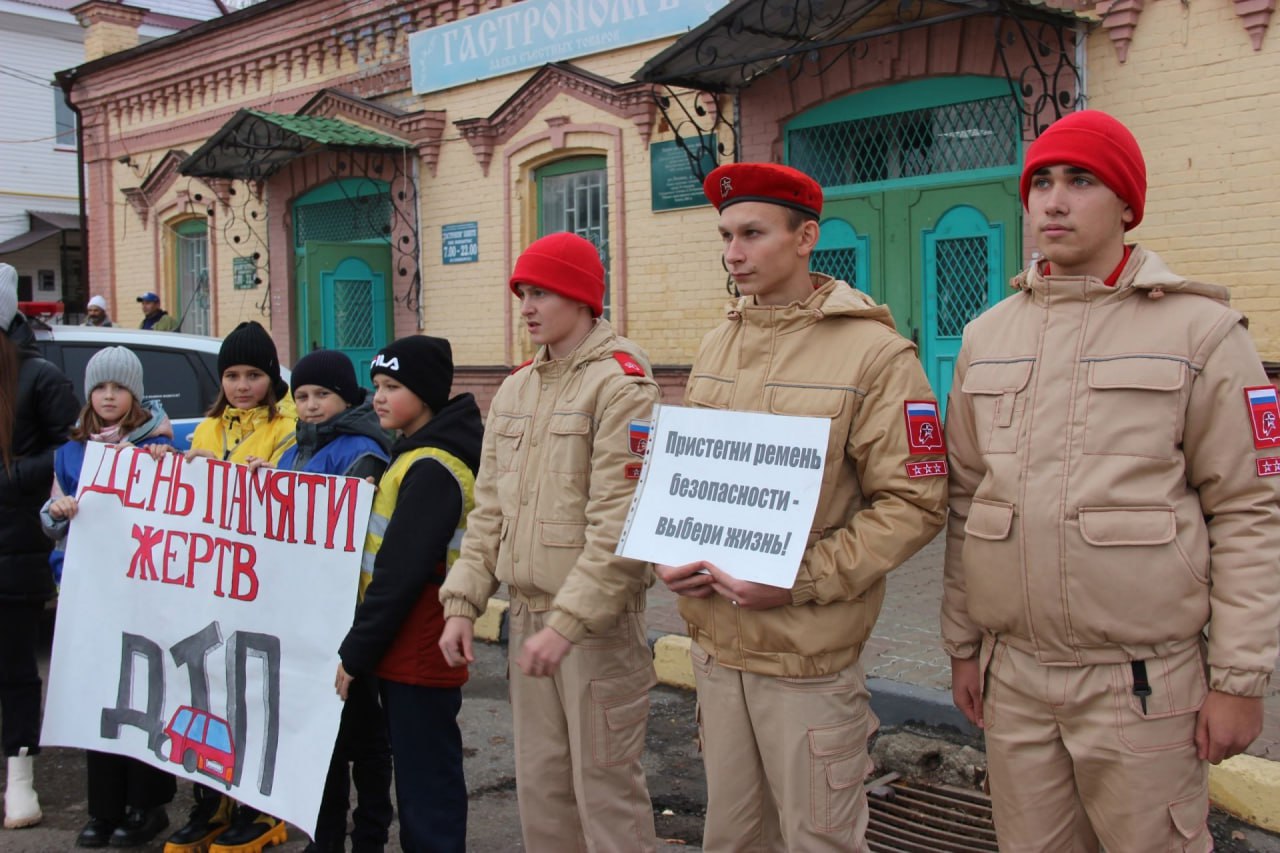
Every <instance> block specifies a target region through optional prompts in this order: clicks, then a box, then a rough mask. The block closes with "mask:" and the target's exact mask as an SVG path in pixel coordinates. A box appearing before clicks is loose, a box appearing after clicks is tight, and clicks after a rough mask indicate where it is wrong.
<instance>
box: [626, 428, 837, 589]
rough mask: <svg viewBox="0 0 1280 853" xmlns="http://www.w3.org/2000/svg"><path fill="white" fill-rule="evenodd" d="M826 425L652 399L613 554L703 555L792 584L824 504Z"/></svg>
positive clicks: (751, 577)
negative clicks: (639, 468) (639, 466)
mask: <svg viewBox="0 0 1280 853" xmlns="http://www.w3.org/2000/svg"><path fill="white" fill-rule="evenodd" d="M638 430H640V431H642V430H643V426H642V425H641V426H633V429H632V432H633V433H636V432H637V431H638ZM830 432H831V422H830V421H829V420H827V419H825V418H800V417H791V416H787V415H768V414H763V413H760V412H730V411H724V410H720V409H690V408H684V407H681V406H657V407H655V409H654V420H653V425H652V429H651V433H650V438H649V441H648V448H647V452H646V457H645V463H644V470H643V472H642V473H641V478H640V483H639V485H638V486H637V487H636V494H635V498H634V499H633V501H632V503H631V512H630V514H629V515H628V517H627V524H626V527H625V529H624V530H623V533H622V538H621V539H620V540H619V542H618V549H617V553H618V554H620V555H621V556H623V557H631V558H634V559H638V560H647V561H649V562H653V563H666V564H668V565H683V564H685V563H692V562H694V561H695V560H706V561H707V562H709V563H712V564H714V565H716V566H718V567H720V568H722V569H724V570H725V571H726V572H728V573H729V574H731V575H733V576H734V577H735V578H739V579H741V580H748V581H754V582H756V583H763V584H769V585H770V586H777V587H782V588H784V589H789V588H790V587H791V586H792V584H794V583H795V580H796V572H798V571H799V569H800V560H801V558H802V557H803V556H804V550H805V544H806V543H807V541H808V536H809V529H810V527H811V526H812V524H813V516H814V513H815V512H816V511H817V508H818V494H819V492H820V491H821V490H822V471H823V468H824V465H825V463H826V454H827V439H828V436H829V435H830ZM632 444H633V447H634V446H635V445H636V444H637V442H636V440H635V438H634V436H633V441H632Z"/></svg>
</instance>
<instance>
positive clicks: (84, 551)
mask: <svg viewBox="0 0 1280 853" xmlns="http://www.w3.org/2000/svg"><path fill="white" fill-rule="evenodd" d="M373 492H374V489H373V486H371V485H369V484H368V483H365V482H364V481H362V480H357V479H352V478H346V477H330V476H325V475H321V474H306V473H298V472H294V471H281V470H274V469H270V468H263V469H259V470H258V471H256V472H253V473H252V474H251V473H250V472H249V469H247V468H245V467H244V466H242V465H235V464H233V463H229V462H221V461H215V460H209V459H203V458H198V459H195V460H193V461H191V462H184V461H183V459H182V457H181V456H180V455H179V454H177V453H171V454H169V455H168V456H166V457H164V459H163V460H162V461H160V462H159V463H157V462H155V461H153V460H152V459H151V457H150V456H149V455H147V454H146V453H145V452H143V451H140V450H137V449H135V448H125V449H117V448H115V447H109V446H107V445H103V444H97V443H91V444H90V445H89V446H88V448H87V449H86V452H85V459H84V467H83V469H82V471H81V474H80V494H79V496H78V497H79V502H80V511H79V514H78V515H77V516H76V517H75V519H74V520H73V521H72V523H71V531H70V536H69V537H68V540H67V555H66V563H65V568H64V573H63V580H62V591H61V595H60V597H59V600H58V615H57V629H56V631H55V634H54V642H53V657H52V662H51V665H50V672H49V690H48V695H47V699H46V705H45V714H44V728H43V731H42V734H41V743H42V744H45V745H59V746H72V747H82V748H84V749H94V750H99V751H102V752H112V753H118V754H120V755H127V756H131V757H133V758H137V759H140V760H142V761H145V762H147V763H148V764H151V765H152V766H154V767H159V768H161V769H163V770H166V771H168V772H170V773H173V774H175V775H177V776H179V777H184V778H187V779H190V780H191V781H192V782H199V783H201V784H204V785H207V786H210V787H212V788H213V789H214V790H218V791H225V792H226V793H227V794H228V795H230V796H232V797H234V798H235V799H237V800H239V801H240V802H243V803H247V804H249V805H251V806H254V807H256V808H259V809H261V810H262V811H264V812H266V813H268V814H271V815H275V816H276V817H279V818H283V819H285V820H287V821H289V822H291V823H293V824H295V825H297V826H299V827H301V828H302V829H303V830H304V831H305V832H307V833H308V834H311V833H313V832H314V831H315V820H316V814H317V811H318V810H319V807H320V795H321V791H322V788H323V786H324V780H325V775H326V774H327V772H328V768H329V758H330V755H331V754H332V752H333V743H334V739H335V737H336V736H337V731H338V720H339V715H340V714H341V711H342V701H341V700H340V699H339V698H338V697H337V695H335V693H334V689H333V679H334V672H335V671H336V669H337V666H338V655H337V650H338V646H339V644H340V643H341V641H342V639H343V637H344V636H345V635H346V631H347V629H348V628H349V627H350V625H351V619H352V613H353V612H354V609H355V602H356V590H357V585H358V582H359V581H358V578H359V571H360V558H361V553H362V551H363V549H364V534H365V527H366V526H367V524H368V519H369V510H370V507H371V505H372V501H373Z"/></svg>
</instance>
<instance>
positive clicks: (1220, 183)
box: [1088, 0, 1280, 361]
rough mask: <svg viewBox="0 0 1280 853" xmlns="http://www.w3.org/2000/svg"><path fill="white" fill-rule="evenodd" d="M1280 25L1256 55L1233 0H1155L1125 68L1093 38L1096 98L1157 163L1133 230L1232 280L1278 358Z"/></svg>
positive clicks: (1176, 263) (1151, 163)
mask: <svg viewBox="0 0 1280 853" xmlns="http://www.w3.org/2000/svg"><path fill="white" fill-rule="evenodd" d="M1278 24H1280V22H1273V24H1272V26H1271V31H1270V32H1269V33H1268V34H1267V35H1266V38H1265V39H1264V40H1263V44H1262V49H1261V50H1260V51H1255V50H1254V49H1253V46H1252V44H1251V43H1250V40H1249V36H1248V34H1247V33H1246V32H1245V29H1244V27H1243V25H1242V23H1241V20H1240V18H1239V17H1237V16H1236V14H1235V11H1234V8H1233V6H1232V3H1231V2H1230V0H1196V2H1192V3H1180V2H1174V0H1154V2H1149V3H1147V4H1146V7H1145V9H1144V10H1143V12H1142V14H1141V16H1140V17H1139V19H1138V24H1137V29H1136V30H1135V32H1134V37H1133V42H1132V43H1131V44H1130V46H1129V53H1128V58H1127V61H1126V62H1125V63H1124V64H1123V65H1122V64H1121V63H1120V62H1119V61H1118V59H1117V57H1116V50H1115V47H1114V46H1113V45H1112V43H1111V39H1110V38H1109V37H1108V35H1107V33H1106V32H1105V30H1103V29H1101V28H1099V29H1097V30H1095V31H1094V32H1093V33H1092V34H1091V35H1090V37H1089V53H1088V91H1089V106H1090V107H1095V108H1097V109H1101V110H1105V111H1107V112H1109V113H1112V114H1114V115H1115V116H1116V117H1117V118H1119V119H1121V120H1122V121H1124V122H1125V124H1127V125H1128V126H1129V127H1130V128H1131V129H1132V130H1133V132H1134V135H1135V136H1137V138H1138V142H1139V143H1140V144H1141V145H1142V149H1143V153H1144V155H1145V157H1146V161H1147V173H1148V178H1149V189H1148V192H1147V208H1146V217H1145V220H1144V221H1143V223H1142V225H1140V226H1139V227H1138V228H1137V229H1136V230H1135V231H1134V232H1133V234H1134V236H1135V237H1136V238H1137V239H1138V240H1139V241H1140V242H1142V243H1143V244H1144V245H1146V246H1147V247H1149V248H1151V249H1154V250H1155V251H1156V252H1159V253H1160V255H1161V256H1162V257H1164V259H1165V260H1166V261H1168V262H1169V264H1170V266H1172V267H1173V268H1174V270H1176V271H1177V272H1179V273H1181V274H1182V275H1186V276H1188V277H1192V278H1197V279H1201V280H1206V281H1213V282H1217V283H1220V284H1225V285H1227V286H1228V287H1230V288H1231V291H1232V304H1233V305H1234V306H1235V307H1236V308H1237V309H1239V310H1241V311H1243V312H1244V313H1245V314H1247V315H1248V316H1249V319H1250V330H1251V332H1252V333H1253V337H1254V341H1255V343H1256V344H1257V346H1258V349H1259V351H1260V353H1261V355H1262V357H1263V358H1264V359H1266V360H1269V361H1277V360H1280V241H1277V239H1276V233H1277V231H1276V227H1277V226H1276V223H1277V222H1280V194H1277V192H1276V189H1275V182H1276V179H1277V177H1280V151H1278V149H1277V148H1276V139H1277V138H1280V86H1277V80H1280V31H1278V30H1280V26H1278Z"/></svg>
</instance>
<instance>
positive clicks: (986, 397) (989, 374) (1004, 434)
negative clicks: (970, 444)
mask: <svg viewBox="0 0 1280 853" xmlns="http://www.w3.org/2000/svg"><path fill="white" fill-rule="evenodd" d="M1033 367H1035V360H1034V359H1019V360H1016V361H975V362H973V363H971V364H970V365H969V369H968V371H967V372H966V373H965V375H964V382H963V384H962V385H961V387H960V390H961V392H962V393H964V394H966V395H968V399H969V402H970V405H971V406H972V407H973V423H974V430H975V437H976V439H977V441H978V446H979V447H980V448H981V449H982V451H983V452H984V453H1016V452H1017V450H1018V433H1019V432H1020V431H1021V429H1022V413H1023V412H1024V411H1025V410H1026V407H1027V384H1028V383H1029V382H1030V381H1031V370H1032V368H1033Z"/></svg>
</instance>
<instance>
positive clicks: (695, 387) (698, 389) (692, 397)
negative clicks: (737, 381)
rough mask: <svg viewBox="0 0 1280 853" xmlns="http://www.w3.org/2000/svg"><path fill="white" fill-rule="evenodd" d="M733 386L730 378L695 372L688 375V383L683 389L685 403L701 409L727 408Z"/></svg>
mask: <svg viewBox="0 0 1280 853" xmlns="http://www.w3.org/2000/svg"><path fill="white" fill-rule="evenodd" d="M733 386H734V381H733V380H732V379H723V378H721V377H719V376H711V375H708V374H706V373H695V374H694V375H693V376H690V377H689V383H688V384H687V385H686V386H685V389H684V402H685V405H687V406H697V407H699V408H702V409H727V408H729V400H730V398H731V397H732V396H733Z"/></svg>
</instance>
